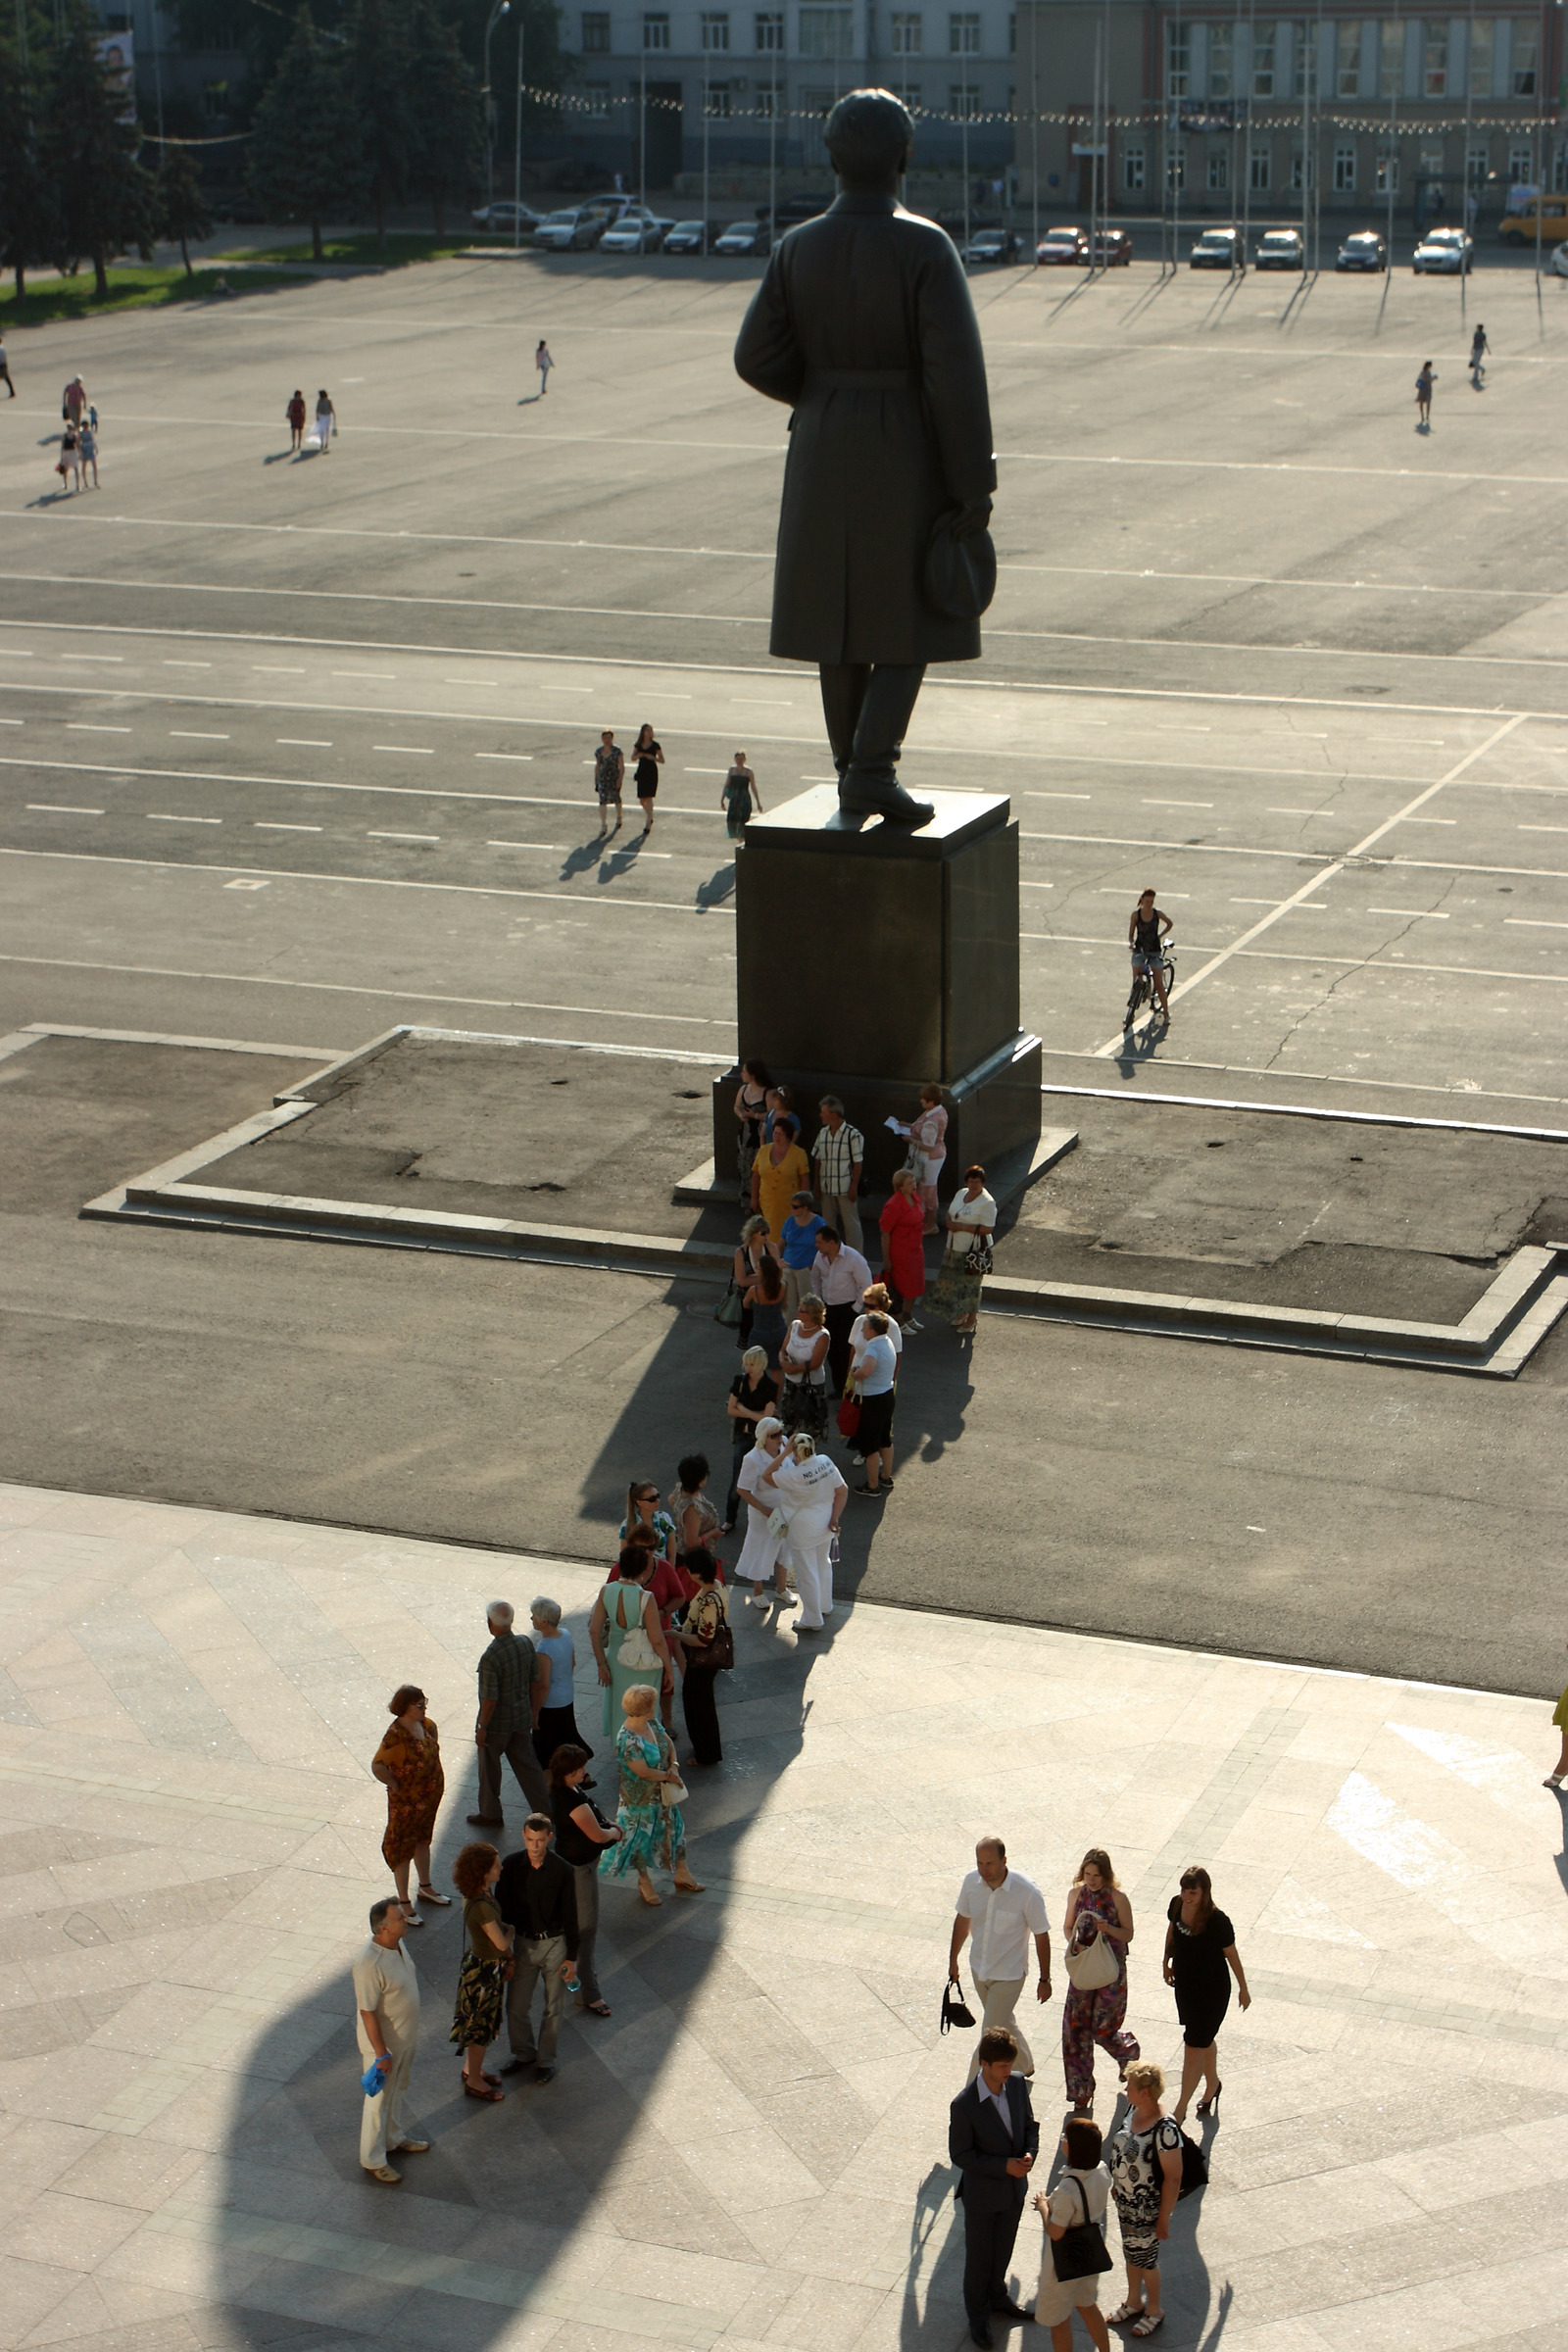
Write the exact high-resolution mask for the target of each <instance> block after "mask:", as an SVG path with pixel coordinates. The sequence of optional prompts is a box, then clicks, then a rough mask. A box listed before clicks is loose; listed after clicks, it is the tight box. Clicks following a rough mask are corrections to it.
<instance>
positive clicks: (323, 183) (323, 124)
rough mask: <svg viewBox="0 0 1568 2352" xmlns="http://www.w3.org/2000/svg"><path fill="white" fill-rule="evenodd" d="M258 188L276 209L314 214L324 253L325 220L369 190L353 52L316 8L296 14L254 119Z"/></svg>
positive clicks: (314, 235)
mask: <svg viewBox="0 0 1568 2352" xmlns="http://www.w3.org/2000/svg"><path fill="white" fill-rule="evenodd" d="M249 177H250V185H251V192H252V194H253V195H254V196H255V198H256V200H257V202H258V204H260V205H261V206H262V207H263V208H264V209H265V210H266V211H267V212H268V213H270V214H272V215H274V216H275V215H277V214H281V215H282V216H283V217H284V218H285V219H289V218H293V219H297V220H301V221H309V222H310V224H311V250H312V252H313V253H314V254H315V256H316V259H317V260H318V261H319V260H320V259H321V254H322V246H321V223H322V221H324V220H325V219H326V218H327V216H328V215H329V214H331V213H334V212H335V213H337V214H339V215H340V216H341V215H342V214H344V213H348V212H352V211H353V210H354V209H355V208H356V207H357V205H358V203H359V201H360V197H361V193H362V190H363V169H362V161H361V145H360V126H359V118H358V114H357V111H356V108H355V103H354V97H353V92H352V90H351V88H350V85H349V76H348V68H347V52H346V50H345V49H344V48H343V46H342V45H341V43H331V44H329V43H327V42H325V41H323V40H322V39H321V36H320V34H319V32H318V31H317V29H316V25H315V23H314V21H313V19H312V16H311V12H310V9H309V8H308V7H305V8H302V9H301V10H300V12H299V15H298V17H297V18H296V19H295V21H294V30H293V33H292V35H291V36H290V39H289V43H288V46H287V48H286V49H285V50H284V51H283V54H282V56H281V58H279V60H278V66H277V72H276V73H274V74H273V76H272V78H271V80H270V82H269V83H268V85H267V88H266V89H265V90H264V92H263V93H262V98H261V102H260V104H259V105H258V106H257V109H256V113H255V116H254V119H253V122H252V128H251V147H250V166H249Z"/></svg>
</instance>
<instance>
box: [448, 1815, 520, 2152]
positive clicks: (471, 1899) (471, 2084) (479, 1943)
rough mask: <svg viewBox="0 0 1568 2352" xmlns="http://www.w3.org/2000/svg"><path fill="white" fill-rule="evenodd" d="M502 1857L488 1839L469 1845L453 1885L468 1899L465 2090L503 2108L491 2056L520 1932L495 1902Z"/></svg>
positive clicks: (460, 2026)
mask: <svg viewBox="0 0 1568 2352" xmlns="http://www.w3.org/2000/svg"><path fill="white" fill-rule="evenodd" d="M500 1876H501V1856H500V1855H499V1854H498V1853H497V1852H496V1849H495V1847H494V1846H493V1845H488V1844H486V1842H485V1841H484V1839H483V1838H475V1840H474V1842H473V1843H472V1845H466V1846H465V1847H464V1849H463V1851H462V1853H461V1854H459V1856H458V1858H457V1860H456V1861H455V1862H454V1863H453V1865H452V1883H453V1885H454V1886H455V1887H457V1889H458V1892H459V1893H460V1894H461V1895H462V1896H463V1963H462V1966H461V1967H460V1969H459V1971H458V1997H457V2002H456V2005H455V2007H454V2009H453V2014H452V2033H451V2034H450V2036H449V2038H450V2039H451V2040H453V2041H455V2042H456V2043H457V2045H458V2047H459V2049H460V2050H461V2051H462V2052H463V2088H464V2091H465V2093H466V2096H467V2097H468V2098H470V2099H488V2100H489V2101H490V2103H491V2105H492V2106H499V2105H500V2104H501V2101H502V2100H503V2099H504V2098H505V2097H506V2093H505V2091H504V2090H503V2089H502V2087H501V2082H500V2078H499V2077H498V2076H496V2075H491V2074H487V2073H486V2072H485V2064H484V2060H485V2052H486V2051H487V2050H488V2049H489V2047H490V2044H491V2043H492V2042H493V2041H499V2040H500V2038H501V2018H502V2012H503V2010H504V2008H505V2005H506V1998H507V1985H508V1984H509V1983H510V1981H511V1979H512V1977H513V1975H514V1973H515V1968H516V1962H515V1959H514V1957H513V1949H512V1947H513V1942H514V1939H515V1933H516V1931H515V1929H513V1928H509V1927H507V1926H505V1925H504V1924H503V1922H502V1918H501V1910H500V1906H499V1905H498V1904H497V1902H496V1900H495V1884H496V1881H497V1879H499V1878H500Z"/></svg>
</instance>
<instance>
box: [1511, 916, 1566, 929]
mask: <svg viewBox="0 0 1568 2352" xmlns="http://www.w3.org/2000/svg"><path fill="white" fill-rule="evenodd" d="M1502 919H1503V923H1504V924H1505V926H1506V927H1507V928H1508V929H1509V930H1511V931H1568V923H1553V922H1548V921H1547V920H1546V918H1545V916H1544V915H1529V914H1505V915H1504V916H1503V918H1502Z"/></svg>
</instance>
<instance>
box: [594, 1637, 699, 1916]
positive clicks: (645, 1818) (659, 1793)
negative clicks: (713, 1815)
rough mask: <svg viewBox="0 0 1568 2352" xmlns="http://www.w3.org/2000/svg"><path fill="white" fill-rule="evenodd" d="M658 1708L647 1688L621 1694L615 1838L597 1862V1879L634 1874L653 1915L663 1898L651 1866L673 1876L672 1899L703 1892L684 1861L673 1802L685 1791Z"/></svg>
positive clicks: (681, 1828)
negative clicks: (660, 1866)
mask: <svg viewBox="0 0 1568 2352" xmlns="http://www.w3.org/2000/svg"><path fill="white" fill-rule="evenodd" d="M658 1705H659V1693H658V1691H656V1690H655V1689H654V1688H653V1686H652V1685H651V1684H649V1683H633V1684H632V1686H631V1688H630V1689H629V1690H628V1691H623V1692H622V1693H621V1700H620V1711H621V1713H622V1715H623V1716H624V1717H625V1721H624V1723H623V1724H622V1725H621V1727H620V1730H619V1731H618V1732H617V1733H616V1734H615V1761H616V1763H617V1764H618V1765H619V1767H620V1803H619V1806H618V1808H617V1810H616V1813H615V1827H616V1828H617V1829H618V1830H619V1832H620V1837H619V1839H618V1840H617V1842H616V1843H615V1844H614V1845H609V1846H606V1848H605V1850H604V1852H603V1853H602V1854H601V1855H600V1857H599V1875H600V1877H601V1878H602V1879H623V1878H624V1877H625V1875H626V1873H627V1871H628V1870H634V1871H635V1872H636V1873H637V1891H638V1893H639V1894H640V1895H641V1896H642V1898H643V1901H644V1902H645V1903H648V1904H651V1905H652V1906H653V1907H654V1908H655V1909H657V1908H658V1906H659V1903H660V1901H661V1899H662V1898H661V1897H660V1896H659V1895H658V1894H656V1892H655V1891H654V1883H653V1880H652V1879H651V1878H650V1877H649V1875H648V1865H649V1864H650V1862H656V1861H657V1862H662V1864H663V1865H664V1868H665V1869H666V1870H671V1869H672V1870H673V1872H674V1877H675V1891H676V1893H677V1894H701V1893H702V1891H703V1889H702V1887H700V1886H699V1885H698V1883H697V1881H696V1880H695V1879H694V1878H693V1877H692V1874H691V1868H690V1865H689V1864H688V1862H687V1860H686V1823H685V1819H684V1817H683V1815H682V1813H681V1809H680V1804H679V1801H678V1800H679V1797H681V1796H684V1795H685V1793H686V1791H685V1789H684V1788H683V1787H682V1784H681V1777H680V1774H679V1773H678V1772H677V1771H676V1769H675V1742H674V1740H671V1738H670V1736H669V1734H668V1733H667V1732H666V1731H665V1729H664V1727H663V1725H662V1723H661V1722H660V1721H659V1719H658V1715H657V1713H656V1709H657V1708H658Z"/></svg>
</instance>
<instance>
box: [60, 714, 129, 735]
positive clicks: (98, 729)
mask: <svg viewBox="0 0 1568 2352" xmlns="http://www.w3.org/2000/svg"><path fill="white" fill-rule="evenodd" d="M66 726H67V728H68V730H69V731H71V732H73V733H75V734H77V735H128V734H130V733H131V731H132V730H131V729H130V728H129V727H110V726H103V725H100V724H99V723H98V721H97V720H95V719H91V718H68V719H67V721H66Z"/></svg>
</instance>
